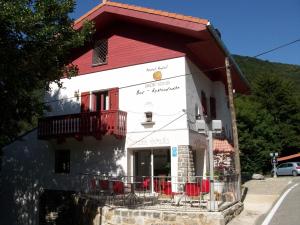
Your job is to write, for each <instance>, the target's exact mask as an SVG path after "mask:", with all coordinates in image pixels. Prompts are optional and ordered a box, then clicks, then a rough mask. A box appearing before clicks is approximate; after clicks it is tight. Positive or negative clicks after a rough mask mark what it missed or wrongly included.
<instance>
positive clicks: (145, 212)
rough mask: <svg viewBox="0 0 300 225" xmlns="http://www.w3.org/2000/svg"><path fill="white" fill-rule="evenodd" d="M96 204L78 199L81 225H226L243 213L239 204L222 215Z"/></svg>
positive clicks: (78, 214) (192, 210)
mask: <svg viewBox="0 0 300 225" xmlns="http://www.w3.org/2000/svg"><path fill="white" fill-rule="evenodd" d="M95 203H96V202H95V201H87V200H83V199H77V207H76V208H77V210H76V213H74V216H75V217H76V219H74V221H77V222H78V223H75V224H78V225H79V224H80V225H129V224H130V225H225V224H227V223H228V222H229V221H230V220H232V218H234V217H235V216H236V215H238V214H239V213H240V212H241V211H242V210H243V203H241V202H239V203H236V204H234V205H232V206H231V207H229V208H226V209H224V210H223V211H220V212H203V211H198V210H197V209H195V208H194V209H191V210H188V209H182V208H172V209H169V210H167V209H160V208H157V209H146V208H142V209H141V208H139V209H138V208H136V209H129V208H114V207H108V206H105V205H102V206H99V205H98V206H96V204H95Z"/></svg>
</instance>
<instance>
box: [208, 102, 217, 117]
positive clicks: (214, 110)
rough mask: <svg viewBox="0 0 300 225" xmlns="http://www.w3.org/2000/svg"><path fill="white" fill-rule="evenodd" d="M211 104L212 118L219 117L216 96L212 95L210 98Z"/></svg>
mask: <svg viewBox="0 0 300 225" xmlns="http://www.w3.org/2000/svg"><path fill="white" fill-rule="evenodd" d="M209 106H210V118H211V119H212V120H214V119H216V118H217V112H216V99H215V98H214V97H210V99H209Z"/></svg>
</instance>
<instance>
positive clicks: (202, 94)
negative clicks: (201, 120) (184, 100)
mask: <svg viewBox="0 0 300 225" xmlns="http://www.w3.org/2000/svg"><path fill="white" fill-rule="evenodd" d="M201 104H202V111H203V115H207V103H206V95H205V93H204V92H203V91H201Z"/></svg>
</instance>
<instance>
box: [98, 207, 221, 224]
mask: <svg viewBox="0 0 300 225" xmlns="http://www.w3.org/2000/svg"><path fill="white" fill-rule="evenodd" d="M102 212H103V216H102V219H101V222H102V223H101V224H103V225H104V224H105V225H121V224H122V225H129V224H130V225H224V218H223V217H222V215H221V213H200V212H180V211H161V210H145V209H144V210H134V209H109V208H104V209H102ZM99 220H100V217H99V218H98V221H99ZM98 221H95V222H96V224H97V225H98V224H100V223H98ZM99 222H100V221H99ZM96 224H95V225H96Z"/></svg>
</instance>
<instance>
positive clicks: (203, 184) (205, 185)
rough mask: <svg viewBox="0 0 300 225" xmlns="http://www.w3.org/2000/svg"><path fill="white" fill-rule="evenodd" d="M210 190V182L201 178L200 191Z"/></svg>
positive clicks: (206, 191)
mask: <svg viewBox="0 0 300 225" xmlns="http://www.w3.org/2000/svg"><path fill="white" fill-rule="evenodd" d="M209 191H210V183H209V180H206V179H203V180H202V182H201V192H202V193H209Z"/></svg>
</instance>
